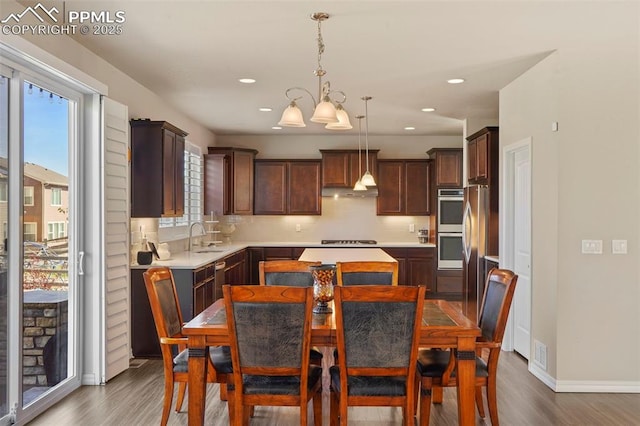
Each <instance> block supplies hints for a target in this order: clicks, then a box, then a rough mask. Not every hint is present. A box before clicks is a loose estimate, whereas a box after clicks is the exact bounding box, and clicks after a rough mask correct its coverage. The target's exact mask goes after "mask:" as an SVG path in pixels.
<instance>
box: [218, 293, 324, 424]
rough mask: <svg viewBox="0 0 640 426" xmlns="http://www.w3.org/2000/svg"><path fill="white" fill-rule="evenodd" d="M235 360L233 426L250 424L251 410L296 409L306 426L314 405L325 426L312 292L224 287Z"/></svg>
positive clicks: (318, 420)
mask: <svg viewBox="0 0 640 426" xmlns="http://www.w3.org/2000/svg"><path fill="white" fill-rule="evenodd" d="M223 292H224V301H225V309H226V317H227V324H228V328H229V337H230V341H231V359H232V362H233V375H232V380H231V381H230V382H229V393H228V394H229V406H230V407H232V408H233V410H234V424H235V425H242V424H248V419H249V413H250V407H252V406H260V405H268V406H273V405H276V406H298V407H299V408H300V424H301V425H306V424H307V406H308V403H309V400H311V399H313V420H314V425H315V426H321V425H322V367H319V366H315V365H310V363H309V353H310V349H311V324H312V315H311V313H312V309H313V289H312V288H310V287H306V288H303V287H290V286H251V285H249V286H242V285H236V286H229V285H225V286H223Z"/></svg>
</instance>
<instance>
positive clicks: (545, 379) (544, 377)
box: [529, 362, 557, 392]
mask: <svg viewBox="0 0 640 426" xmlns="http://www.w3.org/2000/svg"><path fill="white" fill-rule="evenodd" d="M529 372H530V373H531V374H533V375H534V376H536V377H537V378H538V379H539V380H540V381H541V382H542V383H544V384H545V385H547V386H548V387H549V388H550V389H551V390H552V391H556V379H555V378H554V377H551V376H550V375H549V373H547V372H546V371H544V370H543V369H541V368H540V367H538V366H537V364H535V363H533V362H530V363H529ZM556 392H557V391H556Z"/></svg>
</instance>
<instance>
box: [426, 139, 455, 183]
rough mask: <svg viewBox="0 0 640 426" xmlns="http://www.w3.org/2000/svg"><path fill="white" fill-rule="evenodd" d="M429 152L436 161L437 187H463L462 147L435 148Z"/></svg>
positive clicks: (435, 180)
mask: <svg viewBox="0 0 640 426" xmlns="http://www.w3.org/2000/svg"><path fill="white" fill-rule="evenodd" d="M427 154H428V155H429V158H431V159H433V161H434V173H433V175H434V184H435V187H436V188H462V148H433V149H430V150H429V151H427Z"/></svg>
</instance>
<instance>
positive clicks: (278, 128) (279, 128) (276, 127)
mask: <svg viewBox="0 0 640 426" xmlns="http://www.w3.org/2000/svg"><path fill="white" fill-rule="evenodd" d="M272 129H273V130H282V127H280V126H273V127H272Z"/></svg>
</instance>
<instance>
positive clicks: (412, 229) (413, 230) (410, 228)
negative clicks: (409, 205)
mask: <svg viewBox="0 0 640 426" xmlns="http://www.w3.org/2000/svg"><path fill="white" fill-rule="evenodd" d="M409 232H416V224H415V223H410V224H409Z"/></svg>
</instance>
